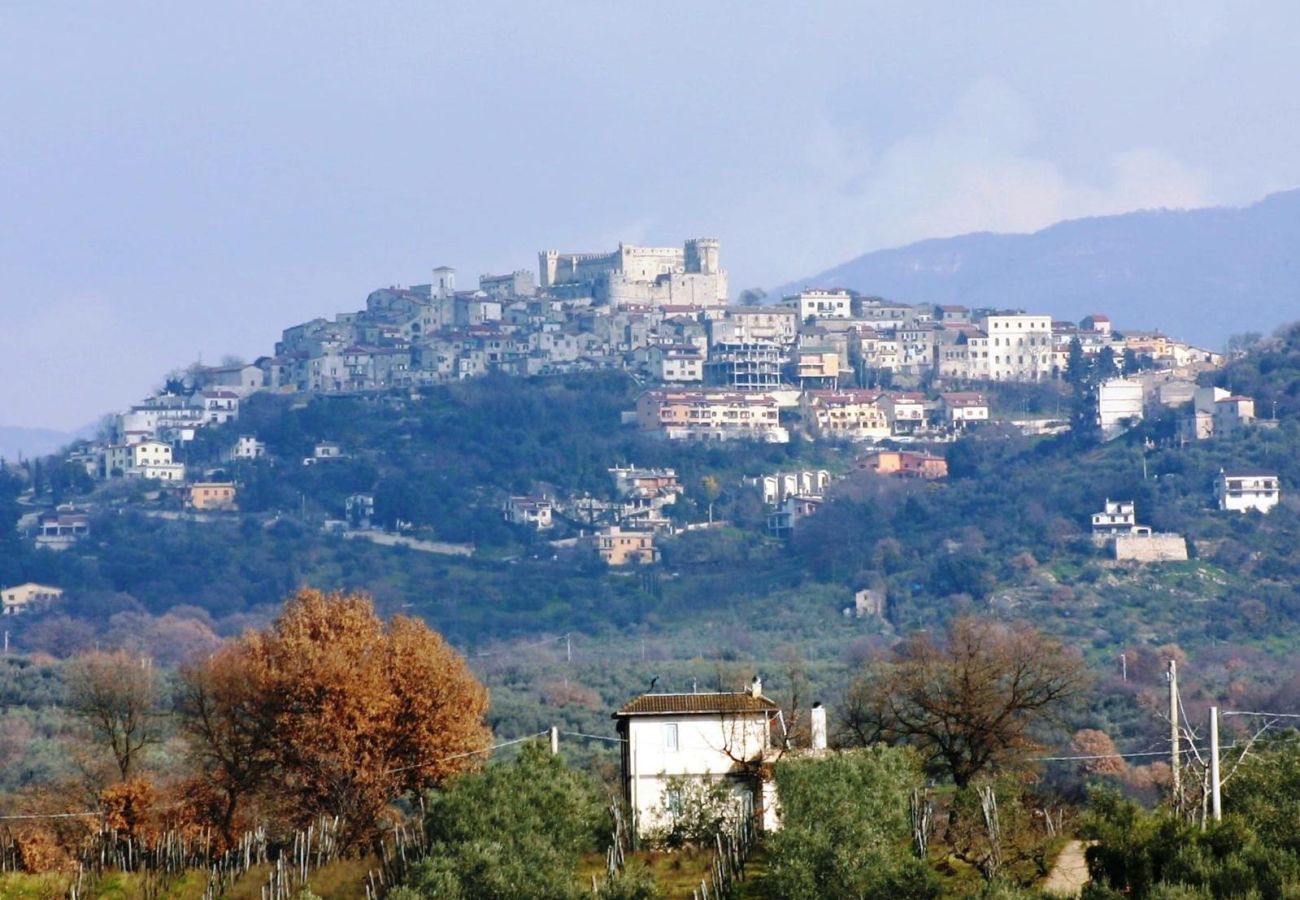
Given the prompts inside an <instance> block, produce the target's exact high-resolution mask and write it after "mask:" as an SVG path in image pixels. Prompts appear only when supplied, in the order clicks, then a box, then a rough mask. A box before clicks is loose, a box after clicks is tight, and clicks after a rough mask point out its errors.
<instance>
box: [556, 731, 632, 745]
mask: <svg viewBox="0 0 1300 900" xmlns="http://www.w3.org/2000/svg"><path fill="white" fill-rule="evenodd" d="M560 734H567V735H570V736H571V737H582V738H591V739H592V740H594V741H609V742H610V743H613V744H626V743H627V738H621V737H608V736H606V735H603V734H587V733H586V732H584V731H561V732H560Z"/></svg>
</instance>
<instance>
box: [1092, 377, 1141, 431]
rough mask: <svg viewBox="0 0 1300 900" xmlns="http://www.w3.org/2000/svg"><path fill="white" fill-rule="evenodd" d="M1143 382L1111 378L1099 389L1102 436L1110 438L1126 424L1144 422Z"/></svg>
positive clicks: (1098, 400)
mask: <svg viewBox="0 0 1300 900" xmlns="http://www.w3.org/2000/svg"><path fill="white" fill-rule="evenodd" d="M1143 398H1144V395H1143V389H1142V382H1140V381H1138V380H1137V379H1132V378H1110V379H1107V380H1106V381H1103V382H1102V383H1101V384H1100V385H1099V386H1098V387H1097V421H1098V423H1099V424H1100V425H1101V430H1102V434H1104V435H1107V436H1110V435H1112V434H1114V433H1115V432H1116V431H1118V430H1119V429H1120V428H1122V427H1123V425H1124V423H1125V422H1130V423H1132V422H1139V421H1141V420H1142V412H1143V407H1144V402H1143Z"/></svg>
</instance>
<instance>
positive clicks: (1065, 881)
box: [1039, 841, 1088, 897]
mask: <svg viewBox="0 0 1300 900" xmlns="http://www.w3.org/2000/svg"><path fill="white" fill-rule="evenodd" d="M1086 847H1087V844H1085V843H1084V842H1083V841H1070V842H1069V843H1067V844H1066V845H1065V846H1064V847H1063V848H1061V855H1060V856H1058V857H1056V865H1054V866H1053V867H1052V871H1051V872H1050V873H1049V874H1048V876H1047V880H1046V881H1044V882H1043V883H1042V884H1041V885H1039V887H1040V888H1041V890H1042V891H1043V892H1044V893H1048V894H1055V895H1057V896H1058V897H1077V896H1079V895H1080V894H1081V893H1083V886H1084V885H1085V884H1087V883H1088V864H1087V863H1086V862H1084V859H1083V851H1084V849H1085V848H1086Z"/></svg>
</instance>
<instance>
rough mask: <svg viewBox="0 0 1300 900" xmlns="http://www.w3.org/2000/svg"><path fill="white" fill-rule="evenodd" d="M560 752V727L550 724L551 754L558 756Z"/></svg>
mask: <svg viewBox="0 0 1300 900" xmlns="http://www.w3.org/2000/svg"><path fill="white" fill-rule="evenodd" d="M559 753H560V729H559V727H558V726H556V725H552V726H551V755H552V756H558V755H559Z"/></svg>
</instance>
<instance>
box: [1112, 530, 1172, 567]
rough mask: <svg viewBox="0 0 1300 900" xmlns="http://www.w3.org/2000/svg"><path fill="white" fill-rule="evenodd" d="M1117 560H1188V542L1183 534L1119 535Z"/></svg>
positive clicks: (1116, 550) (1116, 537)
mask: <svg viewBox="0 0 1300 900" xmlns="http://www.w3.org/2000/svg"><path fill="white" fill-rule="evenodd" d="M1115 558H1116V559H1117V560H1130V561H1133V562H1170V561H1176V560H1183V559H1187V541H1186V539H1185V538H1184V537H1183V536H1182V535H1181V534H1117V535H1116V536H1115Z"/></svg>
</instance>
